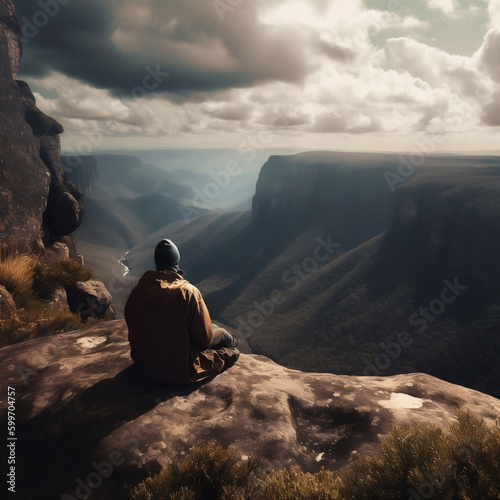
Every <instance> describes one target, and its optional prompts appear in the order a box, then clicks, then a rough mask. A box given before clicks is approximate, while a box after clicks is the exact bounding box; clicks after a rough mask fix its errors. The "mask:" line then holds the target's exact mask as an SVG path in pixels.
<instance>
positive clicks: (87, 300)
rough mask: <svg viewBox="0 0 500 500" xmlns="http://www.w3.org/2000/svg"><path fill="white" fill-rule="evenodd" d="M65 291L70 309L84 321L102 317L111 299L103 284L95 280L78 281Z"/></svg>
mask: <svg viewBox="0 0 500 500" xmlns="http://www.w3.org/2000/svg"><path fill="white" fill-rule="evenodd" d="M66 292H67V295H68V304H69V307H70V309H71V311H72V312H74V313H77V314H79V315H80V316H81V318H82V319H83V320H84V321H86V320H88V319H91V318H103V317H104V315H105V314H106V311H107V310H108V309H109V307H110V306H111V302H112V300H113V298H112V297H111V294H110V293H109V292H108V290H107V289H106V287H105V286H104V284H103V283H101V282H100V281H95V280H88V281H78V282H77V283H76V284H75V285H74V286H71V287H69V288H68V289H67V290H66Z"/></svg>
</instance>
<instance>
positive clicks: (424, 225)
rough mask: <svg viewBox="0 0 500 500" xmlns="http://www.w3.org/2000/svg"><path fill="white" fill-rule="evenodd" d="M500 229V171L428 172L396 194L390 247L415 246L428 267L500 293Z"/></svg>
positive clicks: (487, 169)
mask: <svg viewBox="0 0 500 500" xmlns="http://www.w3.org/2000/svg"><path fill="white" fill-rule="evenodd" d="M495 161H496V162H498V161H499V160H498V159H496V160H495ZM499 230H500V169H499V168H497V167H496V166H490V167H485V168H480V169H478V168H477V167H471V168H468V169H458V170H454V171H452V172H450V173H449V175H447V176H446V177H445V176H443V175H442V174H441V175H436V174H435V173H432V174H431V173H428V172H427V173H425V172H424V173H422V174H420V175H418V176H416V177H415V179H414V180H412V181H410V182H408V183H407V184H405V185H404V186H401V187H400V188H398V189H396V190H395V192H394V198H393V203H392V217H391V223H390V225H389V231H388V233H387V237H386V242H385V243H386V245H385V249H388V248H389V247H390V248H391V250H390V251H391V253H397V252H398V251H408V249H409V248H411V249H412V251H413V252H414V253H415V256H416V257H417V258H418V259H419V261H420V262H421V263H422V265H423V266H425V267H426V268H427V269H429V270H431V271H432V270H439V273H440V274H443V273H444V274H447V275H451V274H453V273H455V275H456V274H460V275H461V276H462V277H463V278H462V279H465V278H466V277H467V278H468V279H472V280H474V281H475V282H476V283H477V284H478V285H480V286H481V287H482V288H483V289H484V290H489V291H490V292H498V291H499V289H500V262H499V261H498V255H499V253H500V231H499ZM398 249H399V250H398ZM405 249H406V250H405Z"/></svg>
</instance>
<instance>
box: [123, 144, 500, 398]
mask: <svg viewBox="0 0 500 500" xmlns="http://www.w3.org/2000/svg"><path fill="white" fill-rule="evenodd" d="M422 158H423V160H425V161H422V162H419V163H422V164H421V165H420V166H418V167H415V166H413V165H412V164H411V163H410V161H409V159H408V158H406V157H403V156H401V155H382V154H373V155H371V154H345V153H331V152H328V153H327V152H319V153H304V154H299V155H295V156H291V157H284V156H278V157H271V158H270V159H269V160H268V162H267V163H266V164H265V165H264V166H263V168H262V170H261V173H260V176H259V180H258V182H257V189H256V193H255V196H254V199H253V211H252V220H251V223H250V222H249V223H248V224H246V225H245V224H241V227H240V229H239V230H237V229H238V228H237V226H235V225H233V226H232V228H231V230H234V231H236V230H237V232H235V233H234V234H232V235H231V231H228V228H227V226H226V225H225V224H224V223H223V222H222V220H219V223H215V220H213V219H211V216H210V217H208V216H204V217H200V218H199V219H194V220H193V222H192V223H191V224H195V223H196V227H195V226H191V228H190V229H189V230H186V228H185V227H183V226H182V225H180V224H179V223H176V224H174V225H170V226H167V227H166V228H164V229H163V230H162V234H168V235H169V237H171V238H173V239H174V240H177V241H179V242H180V247H181V252H182V253H183V259H184V267H185V270H186V276H188V278H189V279H191V280H192V281H193V282H195V283H196V284H197V285H198V286H199V287H200V288H201V289H202V291H203V292H204V294H205V297H206V300H207V303H208V305H209V307H210V310H211V313H212V315H213V316H214V317H217V318H220V319H221V320H223V321H224V322H226V323H228V324H230V325H231V326H233V327H236V328H238V329H239V330H240V333H243V334H244V335H245V336H246V337H247V339H248V341H249V343H250V345H251V347H252V349H253V351H254V352H257V353H263V354H266V355H268V356H270V357H271V358H273V359H275V360H276V361H278V362H279V363H281V364H284V365H286V366H290V367H294V368H298V369H301V370H321V371H329V372H334V373H351V374H362V373H367V374H381V375H387V374H393V373H399V372H412V371H425V372H427V373H431V374H434V375H436V376H439V377H441V378H445V379H447V380H450V381H453V382H456V383H460V384H463V385H468V386H472V387H475V388H478V389H480V390H483V391H485V392H489V393H491V394H494V395H499V394H500V383H499V382H498V381H499V380H500V334H499V330H500V293H499V292H500V269H499V263H498V255H499V253H500V252H499V250H500V237H499V236H498V234H499V225H500V222H499V221H500V196H499V195H500V160H499V158H498V157H487V156H484V157H458V156H450V155H448V156H447V155H434V156H427V157H424V156H423V157H422ZM413 163H416V162H413ZM409 167H411V169H410V168H409ZM219 217H222V216H219ZM224 217H226V218H230V219H231V220H233V221H236V220H238V221H239V223H242V222H243V221H244V220H245V218H246V220H248V219H249V214H247V215H240V216H238V217H239V218H237V216H236V214H235V215H234V216H231V215H230V214H226V215H224ZM233 217H235V218H233ZM202 228H203V232H204V234H208V233H209V234H210V239H207V240H206V241H204V240H203V238H202V237H199V236H198V235H197V231H200V230H201V229H202ZM209 228H210V229H209ZM191 230H192V231H191ZM219 234H221V235H224V236H223V237H221V238H219V237H218V235H219ZM158 236H159V234H157V235H155V237H158ZM154 242H155V241H154V240H153V239H152V240H145V241H144V242H143V243H141V245H140V247H138V248H134V249H132V250H131V251H130V254H129V258H130V260H131V262H134V265H133V266H132V268H133V271H132V272H133V273H137V274H140V273H141V272H142V270H144V268H145V263H146V256H147V255H149V259H151V251H152V248H153V244H154ZM139 249H140V252H139ZM191 252H193V254H192V255H190V253H191ZM140 255H141V256H142V257H140ZM150 262H151V260H149V263H150Z"/></svg>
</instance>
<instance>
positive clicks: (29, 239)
mask: <svg viewBox="0 0 500 500" xmlns="http://www.w3.org/2000/svg"><path fill="white" fill-rule="evenodd" d="M0 32H1V35H0V123H1V124H2V127H0V180H1V184H2V196H1V197H0V238H2V239H3V240H8V243H9V244H10V245H11V246H16V247H18V248H19V249H21V250H32V249H33V248H34V249H35V250H39V251H42V252H43V245H44V243H45V244H50V243H52V242H53V241H56V240H57V239H58V238H60V237H62V236H66V235H69V234H70V233H72V232H73V231H74V230H75V229H76V228H77V227H78V226H79V224H80V223H81V218H82V214H83V199H82V195H81V191H80V190H79V189H78V188H77V187H76V186H75V185H74V184H72V183H69V182H67V181H66V180H65V178H64V173H63V170H62V166H61V162H60V140H59V134H60V133H61V132H62V130H63V129H62V126H61V125H60V124H59V123H57V122H56V121H55V120H54V119H52V118H50V117H48V116H46V115H45V114H44V113H42V112H41V111H40V110H39V109H38V108H37V107H36V103H35V98H34V97H33V94H32V92H31V90H30V89H29V86H28V85H27V84H26V83H24V82H20V81H16V77H17V68H18V65H19V61H20V57H21V30H20V26H19V21H18V19H17V16H16V13H15V9H14V6H13V4H12V2H11V0H0ZM20 180H22V181H20Z"/></svg>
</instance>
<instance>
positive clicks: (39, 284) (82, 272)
mask: <svg viewBox="0 0 500 500" xmlns="http://www.w3.org/2000/svg"><path fill="white" fill-rule="evenodd" d="M91 277H92V270H91V269H90V268H88V267H84V266H82V265H81V264H80V262H78V261H77V260H74V259H63V260H61V261H59V262H56V263H54V264H45V263H42V262H37V264H36V265H35V267H34V283H33V288H34V290H35V292H36V293H37V294H38V295H39V296H42V297H43V296H46V295H47V294H50V293H51V292H52V291H54V289H55V288H57V287H58V286H62V287H64V288H68V287H70V286H71V285H74V284H75V283H76V282H77V281H88V280H89V279H90V278H91Z"/></svg>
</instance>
